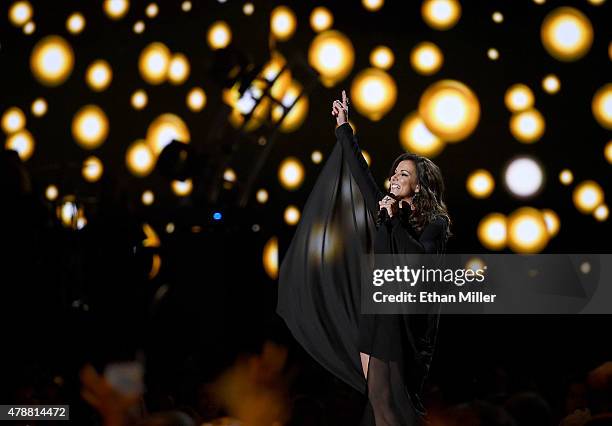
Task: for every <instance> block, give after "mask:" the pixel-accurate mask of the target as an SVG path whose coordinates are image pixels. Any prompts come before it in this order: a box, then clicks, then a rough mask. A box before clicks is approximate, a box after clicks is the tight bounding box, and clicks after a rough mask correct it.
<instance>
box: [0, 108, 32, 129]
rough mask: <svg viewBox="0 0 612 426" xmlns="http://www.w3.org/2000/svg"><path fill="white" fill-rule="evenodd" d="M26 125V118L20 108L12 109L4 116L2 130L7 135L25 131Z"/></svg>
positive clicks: (5, 112)
mask: <svg viewBox="0 0 612 426" xmlns="http://www.w3.org/2000/svg"><path fill="white" fill-rule="evenodd" d="M25 125H26V116H25V114H24V113H23V111H22V110H21V108H18V107H10V108H8V109H7V110H6V111H4V114H2V130H4V133H6V134H7V135H10V134H11V133H15V132H17V131H19V130H21V129H23V128H24V127H25Z"/></svg>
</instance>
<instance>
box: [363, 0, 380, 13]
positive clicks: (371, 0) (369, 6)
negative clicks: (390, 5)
mask: <svg viewBox="0 0 612 426" xmlns="http://www.w3.org/2000/svg"><path fill="white" fill-rule="evenodd" d="M361 4H362V5H363V7H364V8H365V9H366V10H368V11H370V12H376V11H377V10H380V8H381V7H383V5H384V4H385V1H384V0H361Z"/></svg>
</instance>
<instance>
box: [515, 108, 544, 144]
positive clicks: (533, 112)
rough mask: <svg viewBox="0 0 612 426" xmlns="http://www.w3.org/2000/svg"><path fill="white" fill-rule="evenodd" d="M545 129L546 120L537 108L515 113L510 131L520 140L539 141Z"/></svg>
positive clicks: (523, 141) (527, 141) (524, 141)
mask: <svg viewBox="0 0 612 426" xmlns="http://www.w3.org/2000/svg"><path fill="white" fill-rule="evenodd" d="M545 130H546V122H545V121H544V117H543V116H542V114H541V113H540V111H538V110H537V109H535V108H532V109H528V110H526V111H522V112H519V113H516V114H513V115H512V117H511V118H510V133H512V136H514V138H515V139H516V140H518V141H519V142H522V143H534V142H537V141H538V140H540V138H541V137H542V135H543V134H544V131H545Z"/></svg>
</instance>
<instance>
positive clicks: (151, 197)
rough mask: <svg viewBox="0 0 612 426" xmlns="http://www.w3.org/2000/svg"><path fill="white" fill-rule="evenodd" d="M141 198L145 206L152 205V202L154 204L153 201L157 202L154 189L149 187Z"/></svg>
mask: <svg viewBox="0 0 612 426" xmlns="http://www.w3.org/2000/svg"><path fill="white" fill-rule="evenodd" d="M140 200H141V201H142V204H144V205H145V206H150V205H151V204H153V202H155V194H153V191H151V190H150V189H147V190H146V191H144V192H143V193H142V196H141V197H140Z"/></svg>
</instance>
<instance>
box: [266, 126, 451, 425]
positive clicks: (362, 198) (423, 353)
mask: <svg viewBox="0 0 612 426" xmlns="http://www.w3.org/2000/svg"><path fill="white" fill-rule="evenodd" d="M336 137H337V140H338V143H337V144H336V146H335V147H334V150H333V151H332V153H331V155H330V156H329V158H328V159H327V161H326V163H325V166H324V167H323V170H322V171H321V174H320V175H319V177H318V179H317V182H316V183H315V186H314V188H313V191H312V192H311V194H310V196H309V198H308V201H307V203H306V205H305V207H304V211H303V213H302V218H301V220H300V224H299V226H298V228H297V230H296V233H295V235H294V237H293V240H292V242H291V244H290V246H289V249H288V250H287V253H286V255H285V257H284V259H283V261H282V264H281V267H280V274H279V294H278V305H277V312H278V314H279V315H280V316H281V317H282V318H283V319H284V320H285V322H286V323H287V326H288V327H289V329H290V330H291V332H292V334H293V335H294V337H295V338H296V340H297V341H298V342H300V344H301V345H302V346H303V347H304V349H305V350H306V351H307V352H308V353H310V355H311V356H312V357H313V358H315V359H316V360H317V361H318V362H319V363H320V364H321V365H323V366H324V367H325V368H327V369H328V370H329V371H331V372H332V373H333V374H335V375H336V376H337V377H339V378H340V379H342V380H343V381H344V382H346V383H348V384H349V385H351V386H352V387H353V388H355V389H357V390H358V391H360V392H362V393H364V394H367V396H368V404H367V406H366V408H365V410H364V414H363V418H362V422H361V425H364V426H365V425H368V426H370V425H371V426H374V425H376V426H381V425H393V426H400V425H401V426H409V425H416V424H419V422H420V419H421V418H422V415H423V414H424V409H423V407H422V405H421V403H420V400H419V397H418V394H419V392H420V391H421V388H422V385H423V382H424V380H425V378H426V376H427V372H428V369H429V365H430V362H431V357H432V354H433V348H434V344H435V338H436V333H437V327H438V319H439V310H438V307H435V306H434V310H433V311H431V312H430V313H429V314H427V315H365V314H361V311H360V306H361V305H360V303H361V300H360V297H361V281H362V272H363V271H364V270H366V271H367V270H368V268H369V269H371V268H372V266H373V255H374V254H375V253H440V254H441V253H443V252H444V250H445V238H444V235H445V227H446V226H447V223H446V220H445V219H444V218H442V217H438V218H436V219H435V220H434V221H432V222H431V223H429V224H428V225H426V226H425V228H424V229H423V231H422V233H420V234H419V233H417V232H415V230H414V229H412V227H411V226H410V225H409V224H408V223H407V222H406V221H402V220H400V219H399V218H398V216H397V215H396V216H394V217H393V218H391V220H390V221H389V222H388V223H385V224H383V225H381V226H380V227H378V228H377V227H376V224H375V220H374V218H375V217H376V216H377V214H378V210H379V206H378V201H379V200H381V199H382V197H383V196H384V193H383V192H382V191H381V190H380V189H379V187H378V185H376V182H375V181H374V179H373V177H372V175H371V173H370V171H369V167H368V165H367V163H366V162H365V159H364V158H363V156H362V155H361V150H360V149H359V146H358V145H357V141H356V139H355V137H354V136H353V131H352V129H351V127H350V125H349V124H348V123H346V124H343V125H341V126H339V127H338V128H337V129H336ZM365 276H367V275H365ZM360 352H363V353H366V354H370V363H369V366H368V377H367V380H366V379H365V377H364V375H363V369H362V366H361V360H360V355H359V353H360Z"/></svg>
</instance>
